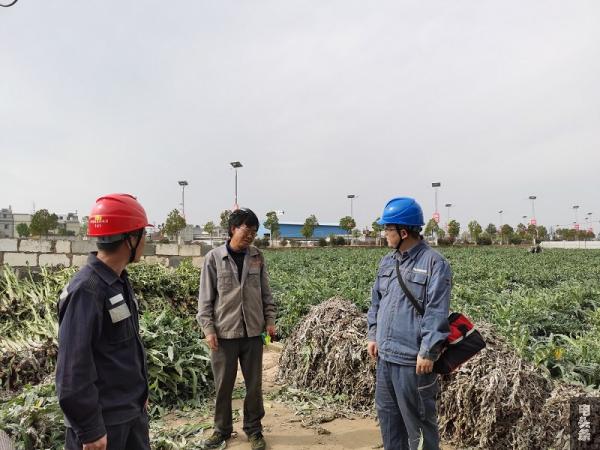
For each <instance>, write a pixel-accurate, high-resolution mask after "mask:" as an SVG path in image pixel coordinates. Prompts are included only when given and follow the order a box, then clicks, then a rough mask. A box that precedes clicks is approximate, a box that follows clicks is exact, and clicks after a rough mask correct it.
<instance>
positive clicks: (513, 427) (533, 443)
mask: <svg viewBox="0 0 600 450" xmlns="http://www.w3.org/2000/svg"><path fill="white" fill-rule="evenodd" d="M478 329H479V330H480V331H481V332H482V334H483V335H484V337H485V339H486V342H487V348H486V349H485V350H483V351H482V352H481V353H480V354H478V355H477V356H476V357H474V358H473V359H472V360H471V361H469V362H468V363H466V364H464V365H463V366H462V367H461V368H460V369H459V370H457V371H456V372H455V373H453V374H451V375H448V376H444V377H441V378H440V385H441V394H440V396H439V399H438V412H439V425H440V432H441V434H442V438H443V439H444V441H446V442H448V443H451V444H454V445H456V446H458V447H461V448H464V447H476V448H483V449H522V450H525V449H527V450H533V449H540V450H541V449H544V450H546V449H568V448H569V400H570V399H571V398H573V397H581V396H595V397H598V396H600V392H598V391H593V390H592V391H590V390H586V389H584V388H583V387H579V386H572V385H567V384H565V383H559V382H556V381H553V380H551V379H549V377H548V376H547V375H546V374H545V373H544V372H543V371H542V369H538V368H536V367H534V366H533V365H532V364H530V363H528V362H526V361H524V360H523V359H521V358H520V357H519V356H518V355H517V354H516V352H515V351H514V350H512V349H511V348H510V346H509V345H508V344H507V343H506V342H505V341H504V340H503V339H502V338H500V337H499V336H497V335H496V334H495V333H494V332H493V331H492V328H491V327H490V326H489V325H485V324H484V325H480V324H478ZM279 376H280V379H281V381H283V382H285V383H287V384H289V385H292V386H294V387H296V388H300V389H309V390H312V391H316V392H320V393H323V394H327V395H336V396H340V398H341V399H342V401H344V403H346V404H347V405H348V406H350V407H352V408H354V409H356V410H357V411H365V410H368V409H371V408H373V400H374V389H375V376H374V365H373V363H372V362H371V360H370V358H369V357H368V355H367V352H366V318H365V314H364V313H361V312H360V311H359V310H358V309H357V308H356V306H355V305H354V304H352V303H350V302H348V301H345V300H342V299H340V298H332V299H330V300H327V301H326V302H323V303H321V304H320V305H317V306H315V307H313V308H312V309H311V311H310V313H309V314H308V315H307V316H306V318H305V320H304V321H303V322H302V323H301V324H300V325H299V326H298V327H297V328H296V330H295V331H294V333H293V334H292V335H291V336H290V337H289V338H288V339H287V340H286V343H285V346H284V349H283V352H282V355H281V360H280V371H279Z"/></svg>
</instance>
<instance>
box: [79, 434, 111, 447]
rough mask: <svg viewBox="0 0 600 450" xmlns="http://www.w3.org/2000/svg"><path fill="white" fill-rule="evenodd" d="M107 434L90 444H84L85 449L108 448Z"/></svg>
mask: <svg viewBox="0 0 600 450" xmlns="http://www.w3.org/2000/svg"><path fill="white" fill-rule="evenodd" d="M106 444H107V441H106V435H104V436H102V437H101V438H100V439H98V440H97V441H94V442H90V443H89V444H83V450H106Z"/></svg>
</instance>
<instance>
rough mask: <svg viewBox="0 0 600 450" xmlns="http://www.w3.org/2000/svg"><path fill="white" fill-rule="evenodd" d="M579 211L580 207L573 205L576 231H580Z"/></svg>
mask: <svg viewBox="0 0 600 450" xmlns="http://www.w3.org/2000/svg"><path fill="white" fill-rule="evenodd" d="M578 209H579V205H573V211H575V229H576V230H579V214H578V213H577V210H578Z"/></svg>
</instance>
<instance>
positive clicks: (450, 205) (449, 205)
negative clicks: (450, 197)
mask: <svg viewBox="0 0 600 450" xmlns="http://www.w3.org/2000/svg"><path fill="white" fill-rule="evenodd" d="M445 206H446V208H448V222H446V229H448V226H449V225H450V208H452V203H446V205H445Z"/></svg>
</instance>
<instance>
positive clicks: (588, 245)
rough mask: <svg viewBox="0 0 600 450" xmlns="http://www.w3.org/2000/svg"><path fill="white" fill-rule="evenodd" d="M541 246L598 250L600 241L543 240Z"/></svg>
mask: <svg viewBox="0 0 600 450" xmlns="http://www.w3.org/2000/svg"><path fill="white" fill-rule="evenodd" d="M542 247H543V248H581V249H590V250H594V249H595V250H600V241H544V242H542Z"/></svg>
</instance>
